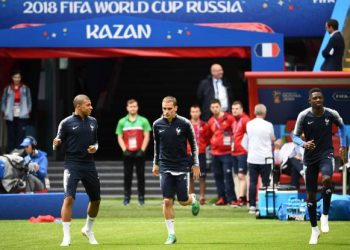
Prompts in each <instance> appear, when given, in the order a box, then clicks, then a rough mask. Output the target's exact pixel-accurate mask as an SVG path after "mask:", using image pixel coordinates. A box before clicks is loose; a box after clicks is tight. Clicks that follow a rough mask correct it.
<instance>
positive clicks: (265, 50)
mask: <svg viewBox="0 0 350 250" xmlns="http://www.w3.org/2000/svg"><path fill="white" fill-rule="evenodd" d="M279 53H280V48H279V46H278V44H277V43H259V44H257V45H256V47H255V54H256V55H257V56H260V57H277V56H278V54H279Z"/></svg>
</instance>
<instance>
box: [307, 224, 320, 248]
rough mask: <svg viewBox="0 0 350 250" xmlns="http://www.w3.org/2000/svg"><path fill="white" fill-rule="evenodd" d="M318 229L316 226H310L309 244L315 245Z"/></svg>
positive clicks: (318, 234) (318, 233) (318, 235)
mask: <svg viewBox="0 0 350 250" xmlns="http://www.w3.org/2000/svg"><path fill="white" fill-rule="evenodd" d="M320 234H321V233H320V230H319V229H318V227H313V228H311V237H310V241H309V244H310V245H316V244H317V241H318V238H319V237H320Z"/></svg>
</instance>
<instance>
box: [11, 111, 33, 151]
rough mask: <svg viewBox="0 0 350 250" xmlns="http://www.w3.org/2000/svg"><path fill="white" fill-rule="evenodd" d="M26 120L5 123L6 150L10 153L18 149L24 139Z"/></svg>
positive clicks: (18, 119) (17, 119) (14, 119)
mask: <svg viewBox="0 0 350 250" xmlns="http://www.w3.org/2000/svg"><path fill="white" fill-rule="evenodd" d="M27 123H28V119H21V118H17V117H16V118H15V117H14V118H13V121H6V125H7V149H8V151H9V152H11V151H12V150H13V149H15V148H18V147H19V144H21V142H22V140H23V139H24V136H25V132H26V126H27Z"/></svg>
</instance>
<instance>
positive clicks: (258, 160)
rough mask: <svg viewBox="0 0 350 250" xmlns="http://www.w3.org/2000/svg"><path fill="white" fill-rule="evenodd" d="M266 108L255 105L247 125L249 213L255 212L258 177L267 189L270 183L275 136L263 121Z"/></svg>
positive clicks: (269, 125) (268, 123) (261, 105)
mask: <svg viewBox="0 0 350 250" xmlns="http://www.w3.org/2000/svg"><path fill="white" fill-rule="evenodd" d="M266 111H267V110H266V107H265V105H264V104H257V105H255V108H254V114H255V116H256V118H255V119H253V120H251V121H249V122H248V123H247V151H248V159H247V162H248V167H249V178H250V183H249V213H252V214H255V211H256V200H255V198H256V185H257V183H258V178H259V175H260V176H261V179H262V184H263V186H264V187H267V186H268V185H269V183H270V178H269V176H270V172H271V164H272V162H268V158H272V143H273V142H274V141H275V134H274V131H273V126H272V123H270V122H268V121H265V120H264V119H265V117H266Z"/></svg>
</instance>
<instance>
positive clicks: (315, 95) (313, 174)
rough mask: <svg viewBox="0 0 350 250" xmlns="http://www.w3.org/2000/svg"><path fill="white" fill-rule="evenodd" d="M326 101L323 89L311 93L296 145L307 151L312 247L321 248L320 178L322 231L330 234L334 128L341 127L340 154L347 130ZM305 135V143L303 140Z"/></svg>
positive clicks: (300, 118)
mask: <svg viewBox="0 0 350 250" xmlns="http://www.w3.org/2000/svg"><path fill="white" fill-rule="evenodd" d="M323 102H324V98H323V94H322V91H321V89H319V88H313V89H311V90H310V91H309V103H310V105H311V107H310V108H308V109H305V110H304V111H302V112H300V113H299V115H298V118H297V121H296V125H295V128H294V136H293V142H294V143H296V144H297V145H299V146H301V147H304V148H305V152H304V168H305V182H306V191H307V206H308V212H309V215H310V222H311V226H312V231H311V238H310V241H309V244H317V241H318V238H319V236H320V231H319V229H318V227H317V216H316V193H317V178H318V174H319V172H321V174H322V184H323V189H322V196H323V214H322V216H321V231H322V232H324V233H328V231H329V225H328V211H329V207H330V201H331V196H332V175H333V169H334V154H333V145H332V125H333V124H335V125H337V126H338V127H339V134H340V146H341V148H340V151H341V152H340V153H341V154H342V153H343V152H344V150H345V126H344V123H343V120H342V118H341V117H340V116H339V114H338V112H337V111H335V110H333V109H330V108H326V107H324V106H323ZM302 133H304V136H305V141H303V140H302V139H301V134H302Z"/></svg>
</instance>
